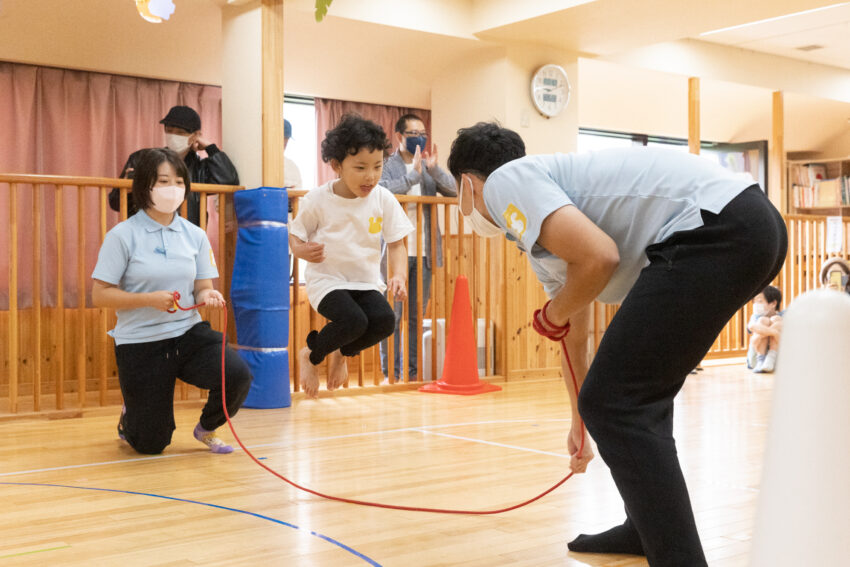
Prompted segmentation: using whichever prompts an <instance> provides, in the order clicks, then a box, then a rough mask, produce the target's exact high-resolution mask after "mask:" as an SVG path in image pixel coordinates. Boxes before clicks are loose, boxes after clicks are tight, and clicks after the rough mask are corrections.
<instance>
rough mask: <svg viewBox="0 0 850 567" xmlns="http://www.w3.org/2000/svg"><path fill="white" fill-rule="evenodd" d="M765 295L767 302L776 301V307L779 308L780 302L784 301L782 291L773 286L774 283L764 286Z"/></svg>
mask: <svg viewBox="0 0 850 567" xmlns="http://www.w3.org/2000/svg"><path fill="white" fill-rule="evenodd" d="M761 294H762V295H763V296H764V300H765V301H766V302H767V303H773V302H774V301H775V302H776V309H779V304H780V303H782V292H781V291H779V288H776V287H773V286H772V285H769V286H767V287H766V288H764V291H762V292H761Z"/></svg>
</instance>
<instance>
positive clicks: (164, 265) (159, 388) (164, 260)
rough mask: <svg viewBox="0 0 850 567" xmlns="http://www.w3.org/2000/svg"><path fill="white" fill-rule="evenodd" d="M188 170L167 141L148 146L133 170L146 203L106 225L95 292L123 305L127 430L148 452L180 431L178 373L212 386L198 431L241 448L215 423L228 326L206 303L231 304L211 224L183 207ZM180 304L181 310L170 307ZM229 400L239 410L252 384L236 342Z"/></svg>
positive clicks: (224, 448)
mask: <svg viewBox="0 0 850 567" xmlns="http://www.w3.org/2000/svg"><path fill="white" fill-rule="evenodd" d="M189 188H190V187H189V172H188V171H187V169H186V165H185V164H184V163H183V160H181V159H180V157H179V156H178V155H177V154H176V153H174V152H172V151H171V150H167V149H151V150H148V151H146V152H145V153H144V155H143V156H142V157H141V159H140V160H139V163H138V165H137V167H136V172H135V175H134V177H133V190H132V197H133V202H134V203H135V204H136V206H137V207H138V212H137V213H136V214H134V215H133V216H132V217H130V218H129V219H127V220H126V221H124V222H122V223H119V224H118V225H116V226H115V227H114V228H113V229H112V230H110V231H109V232H108V233H107V234H106V238H104V240H103V244H102V245H101V247H100V252H99V254H98V258H97V265H96V266H95V268H94V272H93V273H92V279H93V280H94V283H93V286H92V302H93V303H94V305H95V306H96V307H109V308H112V309H115V311H116V314H117V316H118V322H117V324H116V325H115V328H114V329H113V330H112V331H110V334H111V335H112V337H113V338H114V339H115V358H116V360H117V362H118V381H119V383H120V384H121V393H122V394H123V396H124V409H123V410H122V412H121V418H120V420H119V422H118V435H119V436H120V437H121V438H122V439H124V440H125V441H127V443H129V444H130V446H131V447H133V448H134V449H135V450H136V451H138V452H139V453H147V454H156V453H161V452H162V451H163V449H165V447H167V446H168V445H169V443H171V434H172V432H173V431H174V428H175V426H174V384H175V381H176V379H177V378H178V377H179V378H180V379H182V380H183V381H184V382H188V383H189V384H192V385H194V386H197V387H198V388H204V389H208V390H209V397H208V398H207V403H206V406H204V409H203V411H202V412H201V418H200V420H199V421H198V424H197V425H196V426H195V431H194V436H195V438H196V439H197V440H198V441H201V442H202V443H204V444H205V445H207V446H208V447H209V448H210V450H211V451H212V452H213V453H230V452H231V451H233V448H232V447H230V446H229V445H227V444H225V443H224V442H223V441H222V440H221V439H219V438H218V437H217V436H216V434H215V430H216V429H217V428H218V427H220V426H222V425H224V424H225V423H226V419H225V415H224V411H223V409H222V404H221V338H222V337H221V333H218V332H216V331H213V330H212V329H211V328H210V324H209V323H208V322H206V321H202V320H201V316H200V315H199V314H198V312H197V310H194V309H193V310H191V311H181V310H177V311H174V309H173V306H174V297H173V295H172V294H173V292H175V291H177V292H179V293H180V303H181V305H194V304H196V303H203V302H205V303H206V304H207V305H208V306H210V307H213V308H224V306H225V303H224V297H222V295H221V293H219V292H218V291H216V290H214V289H213V286H212V279H213V278H217V277H218V271H217V270H216V267H215V260H214V258H213V254H212V249H211V247H210V243H209V240H208V239H207V235H206V233H204V231H203V230H201V229H200V228H199V227H197V226H195V225H193V224H192V223H190V222H189V221H187V220H186V219H184V218H181V217H180V216H179V215H177V214H176V211H177V209H178V208H179V207H180V205H181V203H182V202H183V200H184V199H185V197H186V193H188V191H189ZM171 311H174V312H171ZM225 376H226V390H227V410H228V412H229V413H230V415H233V414H235V413H236V412H237V411H238V410H239V408H240V407H241V405H242V402H244V401H245V397H246V396H247V395H248V389H249V388H250V386H251V379H252V376H251V371H250V370H249V369H248V366H247V365H246V364H245V362H244V361H243V360H242V359H241V358H240V357H239V355H237V354H236V353H235V352H234V351H232V350H230V349H226V351H225Z"/></svg>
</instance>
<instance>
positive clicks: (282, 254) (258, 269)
mask: <svg viewBox="0 0 850 567" xmlns="http://www.w3.org/2000/svg"><path fill="white" fill-rule="evenodd" d="M233 202H234V207H235V209H236V219H237V221H238V223H239V230H238V232H237V239H236V256H235V258H234V262H233V279H232V282H231V285H230V301H231V303H232V304H233V312H234V314H235V316H236V336H237V342H238V345H237V349H238V352H239V354H240V356H242V358H243V360H245V362H247V363H248V366H249V367H250V368H251V372H252V373H253V374H254V382H253V384H252V385H251V391H250V392H249V393H248V398H247V399H246V400H245V404H244V406H245V407H248V408H283V407H289V406H290V405H291V404H292V400H291V396H290V391H289V353H288V352H287V345H288V343H289V233H288V230H287V225H286V223H287V214H288V211H289V204H288V198H287V194H286V190H285V189H279V188H277V187H260V188H258V189H248V190H245V191H238V192H236V193H234V194H233Z"/></svg>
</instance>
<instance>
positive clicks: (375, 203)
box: [289, 114, 413, 398]
mask: <svg viewBox="0 0 850 567" xmlns="http://www.w3.org/2000/svg"><path fill="white" fill-rule="evenodd" d="M388 147H389V140H388V139H387V135H386V133H385V132H384V130H383V128H381V127H380V126H379V125H377V124H375V123H374V122H372V121H370V120H366V119H364V118H362V117H360V116H358V115H355V114H347V115H346V116H344V117H343V118H342V120H341V121H340V122H339V124H337V126H336V127H335V128H333V129H332V130H328V132H327V133H326V137H325V140H324V141H323V142H322V159H323V160H324V161H325V162H329V163H330V164H331V167H332V168H333V169H334V171H335V172H336V174H337V175H338V176H339V178H338V179H335V180H333V181H330V182H328V183H326V184H325V185H322V186H321V187H317V188H316V189H313V190H312V191H310V192H309V193H307V195H306V196H305V197H304V198H303V199H302V202H301V207H300V209H299V210H298V215H297V216H296V217H295V220H293V222H292V224H291V225H290V233H289V244H290V246H291V248H292V254H293V255H294V256H295V257H297V258H301V259H303V260H306V261H307V262H309V264H308V265H307V268H306V269H305V270H304V280H305V282H306V284H307V298H308V299H309V301H310V305H312V306H313V308H314V309H315V310H316V311H318V312H319V314H320V315H322V316H323V317H325V318H326V319H328V324H327V325H325V326H324V327H323V328H322V330H320V331H315V330H314V331H311V332H310V333H309V334H308V335H307V346H306V347H304V348H303V349H301V352H300V353H299V354H298V356H299V361H300V364H301V370H300V379H301V384H302V386H303V388H304V393H305V394H307V396H308V397H311V398H315V397H317V396H318V391H319V369H318V365H319V364H320V363H321V362H322V361H323V360H324V359H325V357H326V356H330V368H329V372H328V381H327V387H328V390H334V389H336V388H338V387H339V386H341V385H342V384H343V383H344V382H345V379H346V377H347V372H348V371H347V367H346V365H345V360H344V359H343V356H356V355H357V354H359V353H360V351H362V350H364V349H366V348H368V347H370V346H372V345H375V344H377V343H378V342H380V340H381V339H383V338H385V337H388V336H389V335H390V334H392V332H393V327H394V325H395V313H394V312H393V309H392V307H391V306H390V304H389V303H388V302H387V299H386V297H384V292H385V291H386V290H387V288H389V290H390V291H391V292H392V293H393V294H394V295H395V297H396V299H404V298H405V297H406V296H407V249H406V248H405V245H404V237H405V236H407V235H408V234H409V233H410V232H411V231H412V230H413V225H412V224H411V223H410V220H409V219H408V218H407V215H406V214H405V213H404V210H403V209H402V208H401V205H399V203H398V201H397V200H396V199H395V197H394V196H393V194H392V193H390V192H389V191H388V190H387V189H385V188H384V187H382V186H380V185H378V182H379V181H380V179H381V171H382V170H383V163H384V150H385V149H387V148H388ZM382 239H383V241H384V242H386V243H387V248H388V253H387V257H388V259H389V260H388V261H389V274H390V277H389V278H388V280H387V283H386V284H384V281H383V278H382V277H381V270H380V262H381V246H382Z"/></svg>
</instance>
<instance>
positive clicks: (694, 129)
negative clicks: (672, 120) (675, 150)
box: [688, 77, 700, 155]
mask: <svg viewBox="0 0 850 567" xmlns="http://www.w3.org/2000/svg"><path fill="white" fill-rule="evenodd" d="M699 118H700V116H699V77H690V78H689V79H688V151H690V152H691V153H692V154H696V155H699V142H700V135H699Z"/></svg>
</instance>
